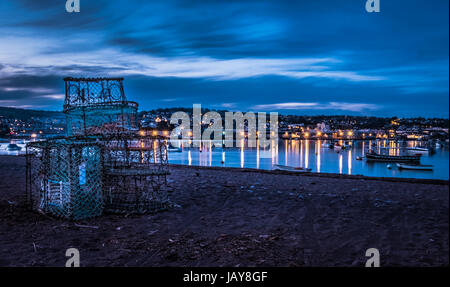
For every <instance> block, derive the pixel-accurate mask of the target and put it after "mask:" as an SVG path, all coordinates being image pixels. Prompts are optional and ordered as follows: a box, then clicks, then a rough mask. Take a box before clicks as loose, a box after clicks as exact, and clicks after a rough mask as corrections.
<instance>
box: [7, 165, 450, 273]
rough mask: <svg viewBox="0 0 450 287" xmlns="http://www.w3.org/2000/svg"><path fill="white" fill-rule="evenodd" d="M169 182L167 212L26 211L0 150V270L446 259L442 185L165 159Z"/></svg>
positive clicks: (21, 173) (21, 177)
mask: <svg viewBox="0 0 450 287" xmlns="http://www.w3.org/2000/svg"><path fill="white" fill-rule="evenodd" d="M168 188H169V190H170V191H171V194H170V196H171V199H172V201H173V202H175V203H176V204H177V207H175V208H173V209H171V210H169V211H165V212H161V213H158V214H154V215H142V216H121V215H105V216H102V217H99V218H95V219H90V220H86V221H83V222H76V223H75V222H69V221H64V220H60V219H55V218H51V217H48V216H44V215H41V214H38V213H36V212H31V211H28V210H26V209H25V208H24V207H23V206H22V203H23V200H24V197H25V159H24V158H23V157H13V156H0V266H64V264H65V262H66V260H67V258H66V257H65V251H66V249H67V248H71V247H75V248H78V249H79V250H80V255H81V256H80V257H81V265H82V266H364V264H365V261H366V259H367V258H366V257H365V251H366V250H367V249H368V248H378V249H379V251H380V254H381V266H448V265H449V241H448V235H449V186H448V181H421V180H415V181H414V180H413V181H409V180H395V179H374V178H365V177H358V176H338V175H323V174H322V175H315V174H311V175H301V174H289V173H286V172H278V173H274V172H268V171H254V170H239V169H231V168H227V169H220V168H197V167H186V166H172V167H171V175H170V176H169V186H168ZM77 225H78V226H77ZM80 225H81V226H80Z"/></svg>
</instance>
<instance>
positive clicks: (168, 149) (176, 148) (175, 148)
mask: <svg viewBox="0 0 450 287" xmlns="http://www.w3.org/2000/svg"><path fill="white" fill-rule="evenodd" d="M167 151H168V152H182V151H183V150H182V149H181V148H179V147H168V148H167Z"/></svg>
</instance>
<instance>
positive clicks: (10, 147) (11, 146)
mask: <svg viewBox="0 0 450 287" xmlns="http://www.w3.org/2000/svg"><path fill="white" fill-rule="evenodd" d="M6 149H7V150H8V151H20V150H22V148H21V147H20V146H18V145H16V144H9V145H8V146H7V147H6Z"/></svg>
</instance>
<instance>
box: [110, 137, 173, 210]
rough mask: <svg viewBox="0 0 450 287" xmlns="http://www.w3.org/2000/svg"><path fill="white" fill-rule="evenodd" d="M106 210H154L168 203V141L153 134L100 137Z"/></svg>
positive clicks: (163, 207)
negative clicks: (103, 148)
mask: <svg viewBox="0 0 450 287" xmlns="http://www.w3.org/2000/svg"><path fill="white" fill-rule="evenodd" d="M102 142H103V143H104V146H105V156H104V170H105V171H104V182H105V187H104V198H105V211H107V212H112V213H153V212H157V211H159V210H164V209H167V208H169V207H170V206H171V203H170V200H169V197H168V193H167V189H166V188H165V186H166V184H167V175H168V174H169V170H168V156H167V140H166V139H164V138H161V137H155V136H134V135H123V134H122V135H115V136H110V137H103V139H102Z"/></svg>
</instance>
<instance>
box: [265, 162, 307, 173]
mask: <svg viewBox="0 0 450 287" xmlns="http://www.w3.org/2000/svg"><path fill="white" fill-rule="evenodd" d="M272 170H285V171H292V172H310V171H311V170H312V169H310V168H304V167H292V166H287V165H279V164H274V165H273V166H272Z"/></svg>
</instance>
